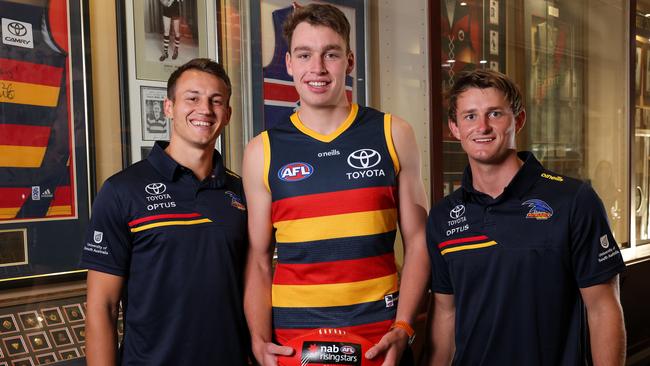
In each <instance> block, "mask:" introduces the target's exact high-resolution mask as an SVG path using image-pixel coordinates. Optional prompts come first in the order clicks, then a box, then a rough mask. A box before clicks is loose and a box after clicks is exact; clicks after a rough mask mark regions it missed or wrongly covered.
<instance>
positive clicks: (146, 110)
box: [140, 86, 171, 141]
mask: <svg viewBox="0 0 650 366" xmlns="http://www.w3.org/2000/svg"><path fill="white" fill-rule="evenodd" d="M165 96H167V89H166V88H158V87H151V86H141V87H140V105H141V107H142V113H141V116H142V120H141V125H142V140H144V141H156V140H169V133H170V129H171V123H170V120H169V118H167V117H165V111H164V106H163V103H164V102H165Z"/></svg>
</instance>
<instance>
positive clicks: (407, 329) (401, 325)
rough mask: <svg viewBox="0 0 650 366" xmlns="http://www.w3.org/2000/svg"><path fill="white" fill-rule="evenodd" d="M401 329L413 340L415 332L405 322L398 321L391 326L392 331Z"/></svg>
mask: <svg viewBox="0 0 650 366" xmlns="http://www.w3.org/2000/svg"><path fill="white" fill-rule="evenodd" d="M394 328H400V329H403V330H404V331H405V332H406V334H407V335H408V336H409V338H412V337H413V336H414V335H415V330H414V329H413V327H411V325H410V324H409V323H407V322H405V321H403V320H398V321H396V322H395V323H393V325H391V326H390V329H394Z"/></svg>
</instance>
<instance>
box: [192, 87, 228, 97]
mask: <svg viewBox="0 0 650 366" xmlns="http://www.w3.org/2000/svg"><path fill="white" fill-rule="evenodd" d="M182 93H183V94H201V92H199V91H198V90H194V89H188V90H184V91H183V92H182ZM223 96H224V94H222V93H220V92H214V93H212V94H210V98H214V97H223Z"/></svg>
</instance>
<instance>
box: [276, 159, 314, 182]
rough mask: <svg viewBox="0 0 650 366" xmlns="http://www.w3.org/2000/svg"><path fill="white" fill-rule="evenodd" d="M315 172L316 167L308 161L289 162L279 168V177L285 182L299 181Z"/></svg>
mask: <svg viewBox="0 0 650 366" xmlns="http://www.w3.org/2000/svg"><path fill="white" fill-rule="evenodd" d="M312 174H314V167H312V166H311V165H309V164H307V163H302V162H294V163H289V164H287V165H285V166H283V167H282V168H280V170H278V178H280V179H281V180H283V181H285V182H298V181H301V180H305V179H307V178H309V177H311V176H312Z"/></svg>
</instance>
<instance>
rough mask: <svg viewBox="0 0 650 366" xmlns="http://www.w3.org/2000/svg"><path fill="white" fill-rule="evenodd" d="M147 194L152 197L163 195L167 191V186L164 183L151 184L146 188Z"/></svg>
mask: <svg viewBox="0 0 650 366" xmlns="http://www.w3.org/2000/svg"><path fill="white" fill-rule="evenodd" d="M144 190H145V192H147V193H149V194H150V195H152V196H153V195H156V194H163V193H165V191H166V190H167V186H166V185H165V184H164V183H149V184H147V186H146V187H144Z"/></svg>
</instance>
